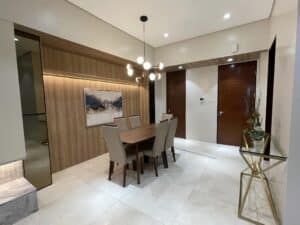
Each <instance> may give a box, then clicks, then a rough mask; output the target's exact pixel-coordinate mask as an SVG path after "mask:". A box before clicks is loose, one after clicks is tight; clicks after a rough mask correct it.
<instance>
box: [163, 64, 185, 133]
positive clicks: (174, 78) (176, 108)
mask: <svg viewBox="0 0 300 225" xmlns="http://www.w3.org/2000/svg"><path fill="white" fill-rule="evenodd" d="M185 95H186V92H185V70H179V71H174V72H167V113H172V114H173V115H174V116H175V117H177V118H178V126H177V131H176V137H180V138H185V137H186V136H185Z"/></svg>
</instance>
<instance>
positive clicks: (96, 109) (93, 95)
mask: <svg viewBox="0 0 300 225" xmlns="http://www.w3.org/2000/svg"><path fill="white" fill-rule="evenodd" d="M84 101H85V102H84V104H85V113H86V125H87V126H88V127H90V126H96V125H101V124H107V123H112V122H113V120H114V118H115V117H122V116H123V104H122V103H123V99H122V92H120V91H103V90H96V89H91V88H84Z"/></svg>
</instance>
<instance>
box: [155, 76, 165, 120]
mask: <svg viewBox="0 0 300 225" xmlns="http://www.w3.org/2000/svg"><path fill="white" fill-rule="evenodd" d="M166 86H167V81H166V73H163V74H162V77H161V79H160V80H159V81H156V82H155V121H156V123H159V121H160V120H161V115H162V114H163V113H166V110H167V97H166Z"/></svg>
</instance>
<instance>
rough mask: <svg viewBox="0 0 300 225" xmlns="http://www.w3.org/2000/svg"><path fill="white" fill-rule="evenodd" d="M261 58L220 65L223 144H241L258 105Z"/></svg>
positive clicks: (220, 132)
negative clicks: (259, 59) (258, 64)
mask: <svg viewBox="0 0 300 225" xmlns="http://www.w3.org/2000/svg"><path fill="white" fill-rule="evenodd" d="M256 71H257V62H256V61H252V62H245V63H237V64H232V65H223V66H219V81H218V131H217V142H218V143H219V144H227V145H235V146H239V145H240V143H241V137H242V131H243V129H244V128H245V127H246V126H247V120H248V119H249V117H250V115H251V113H252V112H253V110H254V107H255V92H256Z"/></svg>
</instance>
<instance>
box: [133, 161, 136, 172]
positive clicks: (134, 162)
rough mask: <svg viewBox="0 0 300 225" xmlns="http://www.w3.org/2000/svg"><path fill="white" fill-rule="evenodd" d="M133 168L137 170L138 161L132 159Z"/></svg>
mask: <svg viewBox="0 0 300 225" xmlns="http://www.w3.org/2000/svg"><path fill="white" fill-rule="evenodd" d="M132 169H133V170H134V171H136V161H135V160H133V161H132Z"/></svg>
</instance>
